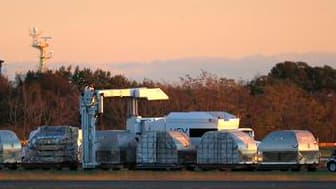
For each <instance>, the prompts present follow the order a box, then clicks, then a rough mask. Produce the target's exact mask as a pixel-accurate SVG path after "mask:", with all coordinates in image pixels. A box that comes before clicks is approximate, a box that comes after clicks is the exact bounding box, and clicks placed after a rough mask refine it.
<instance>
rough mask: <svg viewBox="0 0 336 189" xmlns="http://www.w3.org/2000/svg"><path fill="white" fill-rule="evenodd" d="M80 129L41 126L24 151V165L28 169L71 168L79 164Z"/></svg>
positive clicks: (30, 138) (33, 133) (34, 132)
mask: <svg viewBox="0 0 336 189" xmlns="http://www.w3.org/2000/svg"><path fill="white" fill-rule="evenodd" d="M78 138H79V137H78V128H76V127H72V126H41V127H38V128H37V129H36V130H33V131H32V132H31V134H30V136H29V140H28V145H27V147H25V149H24V157H23V162H22V165H23V166H24V167H27V168H39V167H47V168H50V167H59V168H62V167H70V168H71V169H76V168H77V166H78V163H79V159H78V157H79V156H78V154H79V147H78Z"/></svg>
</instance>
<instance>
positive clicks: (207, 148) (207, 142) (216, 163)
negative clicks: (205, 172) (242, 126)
mask: <svg viewBox="0 0 336 189" xmlns="http://www.w3.org/2000/svg"><path fill="white" fill-rule="evenodd" d="M256 163H257V143H256V141H255V140H254V139H253V138H252V137H251V136H250V135H248V134H247V133H245V132H243V131H240V130H238V129H235V130H222V131H209V132H206V133H205V134H204V135H203V136H202V138H201V142H200V144H199V145H198V146H197V166H198V167H199V168H205V169H209V168H219V169H222V168H231V169H238V168H244V169H246V168H248V169H253V168H255V165H256Z"/></svg>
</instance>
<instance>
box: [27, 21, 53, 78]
mask: <svg viewBox="0 0 336 189" xmlns="http://www.w3.org/2000/svg"><path fill="white" fill-rule="evenodd" d="M30 36H31V37H32V38H33V44H32V47H34V48H37V49H38V50H39V51H40V61H39V65H38V71H39V72H44V71H46V70H47V67H46V65H45V64H46V62H47V60H48V59H50V58H51V57H52V55H53V51H50V50H48V47H49V42H48V40H50V39H51V37H50V36H41V32H39V31H38V29H37V28H36V27H33V28H32V30H31V32H30Z"/></svg>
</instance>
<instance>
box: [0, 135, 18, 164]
mask: <svg viewBox="0 0 336 189" xmlns="http://www.w3.org/2000/svg"><path fill="white" fill-rule="evenodd" d="M21 148H22V147H21V143H20V140H19V138H18V137H17V136H16V134H15V133H14V132H13V131H10V130H0V168H1V167H9V168H16V167H17V164H18V163H20V162H21Z"/></svg>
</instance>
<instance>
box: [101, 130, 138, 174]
mask: <svg viewBox="0 0 336 189" xmlns="http://www.w3.org/2000/svg"><path fill="white" fill-rule="evenodd" d="M136 146H137V141H136V136H135V134H134V133H130V132H128V131H124V130H100V131H97V132H96V159H97V164H98V167H101V168H106V169H107V168H113V169H120V168H123V167H129V168H133V167H134V166H135V159H136Z"/></svg>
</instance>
